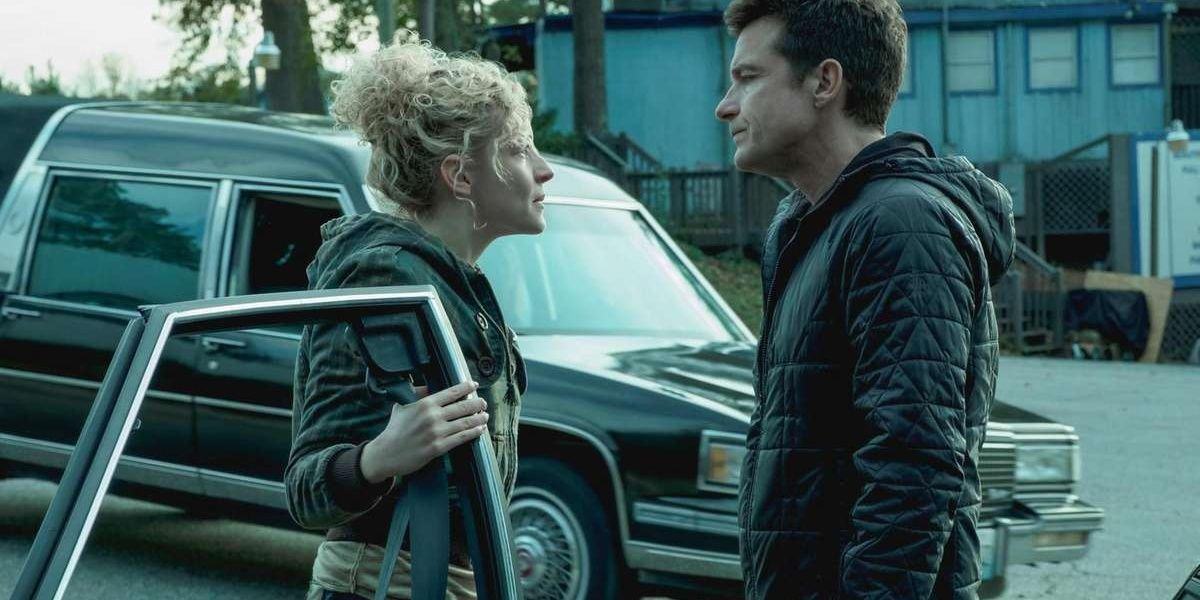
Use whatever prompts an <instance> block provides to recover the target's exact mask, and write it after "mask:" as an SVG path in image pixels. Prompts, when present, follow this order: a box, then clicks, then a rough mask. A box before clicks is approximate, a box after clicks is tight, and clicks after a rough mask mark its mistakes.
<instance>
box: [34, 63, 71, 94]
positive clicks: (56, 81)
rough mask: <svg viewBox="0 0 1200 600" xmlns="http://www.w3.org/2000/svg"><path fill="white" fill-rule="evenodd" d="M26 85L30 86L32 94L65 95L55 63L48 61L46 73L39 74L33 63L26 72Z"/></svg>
mask: <svg viewBox="0 0 1200 600" xmlns="http://www.w3.org/2000/svg"><path fill="white" fill-rule="evenodd" d="M25 85H27V86H28V87H29V95H31V96H65V95H67V94H66V93H65V92H64V90H63V87H62V81H61V80H60V78H59V76H58V73H55V72H54V63H52V62H50V61H46V75H45V76H41V75H38V73H37V69H35V68H34V67H33V65H30V66H29V70H28V71H27V72H26V74H25Z"/></svg>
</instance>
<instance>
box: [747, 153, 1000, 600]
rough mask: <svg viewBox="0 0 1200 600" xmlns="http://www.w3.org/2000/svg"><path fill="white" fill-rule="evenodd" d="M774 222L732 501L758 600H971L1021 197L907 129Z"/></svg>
mask: <svg viewBox="0 0 1200 600" xmlns="http://www.w3.org/2000/svg"><path fill="white" fill-rule="evenodd" d="M798 196H799V194H793V196H791V197H789V198H787V199H785V200H784V201H783V202H782V203H781V206H780V209H779V211H778V213H777V215H776V218H775V220H774V222H773V224H772V226H771V229H770V230H769V232H768V236H767V244H766V247H765V249H764V259H763V273H764V287H765V290H766V298H767V301H766V306H765V321H764V324H763V332H762V336H761V341H760V348H759V356H758V361H757V364H756V368H755V372H756V375H755V385H756V391H757V394H758V399H759V404H758V407H757V409H756V410H755V413H754V416H753V419H752V421H751V425H750V431H749V436H748V439H747V449H748V452H747V455H746V460H745V464H744V466H743V469H742V480H741V481H742V485H741V495H740V502H739V504H740V506H739V512H740V515H739V519H740V521H739V525H740V528H741V552H742V568H743V571H744V576H745V589H746V597H747V598H749V599H753V600H763V599H776V598H788V599H793V598H973V597H975V590H976V588H977V587H978V585H979V568H980V559H979V540H978V537H977V534H976V530H975V526H976V521H977V519H978V515H979V506H980V487H979V473H978V471H977V465H978V457H979V450H980V446H981V445H982V444H983V437H984V430H985V427H986V424H987V419H988V411H989V409H990V407H991V402H992V398H993V395H994V391H995V382H996V372H997V351H998V348H997V332H996V317H995V313H994V310H993V308H992V303H991V291H990V285H989V284H991V283H994V282H995V281H996V280H997V279H998V278H999V277H1000V276H1001V275H1002V274H1003V273H1004V271H1005V270H1006V269H1007V268H1008V266H1009V264H1010V263H1011V262H1012V256H1013V246H1014V240H1013V217H1012V200H1011V199H1010V197H1009V196H1008V194H1007V192H1005V191H1004V189H1003V188H1002V187H1001V186H1000V185H999V184H997V183H996V182H994V181H992V180H990V179H988V178H987V177H986V176H984V175H983V174H982V173H980V172H979V171H978V170H976V169H975V168H974V167H973V166H972V165H971V163H970V162H968V161H967V160H966V159H964V158H961V157H953V158H937V157H935V156H934V154H933V151H932V149H931V148H930V146H929V144H928V142H926V141H925V140H924V139H923V138H921V137H919V136H916V135H912V134H895V135H892V136H889V137H887V138H884V139H883V140H880V141H879V142H876V143H875V144H872V145H871V146H868V147H867V148H866V149H864V150H863V152H862V153H860V154H859V156H858V157H857V158H856V159H855V160H854V161H853V162H851V164H850V166H848V167H847V169H846V171H845V172H843V174H842V175H841V176H840V177H839V178H838V179H837V181H836V182H835V183H834V185H833V187H832V188H831V189H830V191H829V192H827V193H826V195H825V197H824V198H823V199H822V201H821V202H818V203H816V208H812V209H810V208H809V206H810V203H808V202H807V201H806V200H803V199H802V198H799V197H798Z"/></svg>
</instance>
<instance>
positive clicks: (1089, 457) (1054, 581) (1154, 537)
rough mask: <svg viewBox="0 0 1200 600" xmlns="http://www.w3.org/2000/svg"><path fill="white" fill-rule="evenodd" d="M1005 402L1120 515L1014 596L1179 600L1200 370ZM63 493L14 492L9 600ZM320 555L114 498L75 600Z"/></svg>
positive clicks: (1190, 563) (293, 577)
mask: <svg viewBox="0 0 1200 600" xmlns="http://www.w3.org/2000/svg"><path fill="white" fill-rule="evenodd" d="M998 397H999V398H1000V399H1003V400H1005V401H1007V402H1009V403H1012V404H1015V405H1017V406H1021V407H1023V408H1027V409H1029V410H1033V411H1035V412H1038V413H1041V414H1044V415H1047V416H1049V417H1051V418H1054V419H1056V420H1059V421H1062V422H1065V423H1068V424H1071V425H1074V426H1075V427H1076V429H1077V430H1078V432H1079V434H1080V436H1081V443H1082V446H1083V483H1082V484H1081V486H1080V488H1079V494H1080V496H1082V497H1083V499H1084V500H1086V501H1088V502H1091V503H1093V504H1096V505H1098V506H1101V507H1103V508H1104V509H1105V510H1106V511H1107V516H1106V522H1105V530H1104V531H1102V532H1100V533H1098V534H1096V535H1095V536H1094V537H1093V548H1092V552H1091V554H1089V556H1087V557H1086V558H1084V559H1083V560H1081V561H1078V562H1074V563H1066V564H1059V565H1038V566H1032V567H1031V566H1024V565H1017V566H1010V568H1009V571H1008V579H1009V584H1008V589H1007V591H1006V592H1005V594H1004V596H1003V597H1004V598H1030V599H1032V598H1038V599H1041V598H1053V599H1060V598H1061V599H1064V600H1072V599H1077V598H1078V599H1083V598H1087V599H1121V600H1125V599H1135V598H1136V599H1142V598H1147V599H1155V598H1170V597H1171V595H1172V594H1173V593H1174V591H1175V590H1177V589H1178V588H1179V586H1180V585H1181V584H1182V583H1183V580H1184V578H1185V577H1186V576H1187V574H1188V573H1189V571H1190V570H1191V569H1192V568H1193V567H1195V566H1196V564H1197V563H1200V527H1198V526H1197V525H1196V524H1197V523H1200V471H1198V470H1197V468H1196V464H1197V462H1196V461H1197V457H1200V368H1195V367H1184V366H1163V365H1135V364H1122V363H1091V362H1075V361H1060V360H1045V359H1016V358H1006V359H1004V360H1003V361H1002V363H1001V374H1000V384H999V390H998ZM53 492H54V486H53V485H52V484H48V483H44V482H36V481H30V480H0V598H2V597H6V596H7V595H8V592H9V591H10V590H11V588H12V585H13V583H14V581H15V579H16V575H17V572H18V571H19V569H20V566H21V563H22V561H23V559H24V555H25V552H26V551H27V549H28V545H29V543H30V541H31V540H32V538H33V535H34V534H35V532H36V529H37V526H38V522H39V521H40V518H41V515H42V513H43V512H44V511H45V507H46V506H47V505H48V504H49V502H50V498H51V496H52V495H53ZM318 543H319V538H318V537H317V536H315V535H310V534H304V533H299V532H294V531H285V530H279V529H272V528H268V527H263V526H257V525H247V524H243V523H234V522H230V521H227V520H223V519H204V518H199V517H195V516H192V515H187V514H185V513H183V512H180V511H178V510H175V509H171V508H166V507H162V506H158V505H154V504H149V503H145V502H139V501H135V500H128V499H123V498H112V499H110V500H109V501H107V502H106V504H105V506H104V509H103V510H102V511H101V516H100V518H99V520H98V521H97V526H96V533H95V535H94V537H93V539H92V542H91V543H90V544H89V546H88V549H87V550H86V551H85V553H84V557H83V559H82V560H81V562H80V567H79V570H78V571H77V575H76V577H75V580H74V582H73V584H72V586H71V588H70V590H69V591H68V594H67V597H68V598H96V599H101V600H105V599H114V600H132V599H136V598H161V597H171V598H223V597H231V598H232V597H246V598H250V597H254V598H283V597H288V598H300V597H303V594H304V591H305V586H306V582H307V580H308V571H309V567H310V565H311V564H312V558H313V555H314V553H315V550H316V546H317V544H318ZM165 590H170V591H169V592H167V591H165Z"/></svg>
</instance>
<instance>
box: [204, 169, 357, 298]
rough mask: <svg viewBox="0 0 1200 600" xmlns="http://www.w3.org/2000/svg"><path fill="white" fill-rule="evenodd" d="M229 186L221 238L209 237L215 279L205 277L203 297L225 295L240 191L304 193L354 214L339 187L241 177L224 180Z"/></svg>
mask: <svg viewBox="0 0 1200 600" xmlns="http://www.w3.org/2000/svg"><path fill="white" fill-rule="evenodd" d="M226 181H227V182H228V184H229V186H230V188H229V190H228V196H227V197H226V198H224V200H223V202H224V206H223V211H222V212H221V214H220V215H218V216H219V218H220V219H221V221H222V223H221V225H220V230H221V237H220V238H218V239H214V240H213V245H212V248H214V249H218V250H217V252H214V253H215V254H217V255H218V256H217V258H216V262H217V264H216V265H215V266H214V269H213V271H212V273H213V275H214V276H215V277H216V281H212V280H211V279H209V280H208V281H206V283H209V285H210V286H211V288H212V289H211V293H206V294H205V295H204V296H203V297H204V298H218V297H221V298H223V297H226V296H228V295H229V272H230V266H231V264H230V263H231V262H232V261H233V252H234V247H233V240H234V237H235V236H236V234H237V227H238V212H239V209H240V208H241V206H242V193H243V192H268V193H280V194H292V195H296V196H306V197H311V198H321V199H329V200H333V201H334V203H336V204H337V207H338V210H340V211H341V213H342V215H349V214H354V206H353V204H352V203H351V201H350V197H349V196H348V195H347V194H346V192H345V190H342V189H336V190H335V189H324V190H322V189H313V188H307V187H299V186H293V185H286V184H281V183H261V182H249V181H242V180H240V179H239V180H226Z"/></svg>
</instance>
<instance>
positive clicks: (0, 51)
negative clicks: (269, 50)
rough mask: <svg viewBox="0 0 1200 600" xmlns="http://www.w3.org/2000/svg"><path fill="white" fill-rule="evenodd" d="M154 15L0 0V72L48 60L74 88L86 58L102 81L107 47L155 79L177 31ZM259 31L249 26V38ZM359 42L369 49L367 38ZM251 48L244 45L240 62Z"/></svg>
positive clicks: (82, 3)
mask: <svg viewBox="0 0 1200 600" xmlns="http://www.w3.org/2000/svg"><path fill="white" fill-rule="evenodd" d="M156 15H161V16H164V17H165V13H164V11H163V9H162V8H161V7H160V5H159V0H0V77H3V78H4V80H5V81H10V82H17V83H22V84H23V83H24V82H25V74H26V70H27V69H28V68H29V66H30V65H33V66H35V67H36V68H37V70H38V72H39V74H44V73H45V72H46V61H47V60H49V61H52V62H53V64H54V70H55V71H56V72H58V73H59V74H60V76H61V81H62V82H63V84H64V85H65V86H66V87H67V88H68V89H74V88H75V87H76V85H77V84H78V83H79V82H80V75H81V74H82V73H83V72H84V71H85V70H86V65H87V64H88V63H89V62H90V63H91V64H92V65H94V69H95V74H96V77H97V78H98V79H99V80H100V81H101V82H102V81H103V76H102V75H101V74H100V71H99V67H100V60H101V57H103V56H104V55H105V54H109V53H111V54H116V55H118V56H120V57H121V58H122V60H123V62H124V63H125V64H126V65H127V67H128V69H129V70H130V71H131V74H132V76H133V77H134V78H135V79H138V80H142V81H145V80H152V79H157V78H159V77H161V76H163V75H165V74H166V72H167V69H168V68H169V67H170V61H171V56H172V55H173V54H174V52H175V50H176V49H177V48H178V47H179V43H180V38H181V36H180V34H178V33H177V32H175V31H174V30H172V29H171V28H170V27H169V26H168V25H167V23H166V22H165V19H158V20H156V19H155V16H156ZM260 36H261V33H260V32H259V31H254V32H252V33H251V38H250V39H253V40H257V39H259V37H260ZM361 47H362V48H363V49H364V50H370V47H369V45H368V44H363V45H362V46H361ZM251 52H252V49H251V48H246V49H244V50H243V53H244V54H245V57H244V58H243V61H242V62H248V61H249V58H250V53H251ZM222 58H223V54H222V51H221V50H214V51H213V52H212V53H211V55H206V56H205V61H206V62H221V59H222ZM331 62H332V63H334V64H331ZM340 62H344V58H342V57H339V58H334V59H332V60H328V59H327V60H326V61H325V64H326V66H327V67H329V68H334V69H337V68H338V65H337V63H340Z"/></svg>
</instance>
